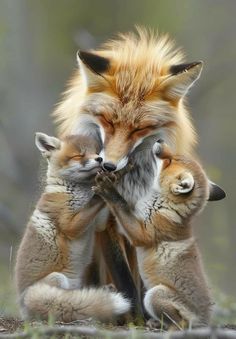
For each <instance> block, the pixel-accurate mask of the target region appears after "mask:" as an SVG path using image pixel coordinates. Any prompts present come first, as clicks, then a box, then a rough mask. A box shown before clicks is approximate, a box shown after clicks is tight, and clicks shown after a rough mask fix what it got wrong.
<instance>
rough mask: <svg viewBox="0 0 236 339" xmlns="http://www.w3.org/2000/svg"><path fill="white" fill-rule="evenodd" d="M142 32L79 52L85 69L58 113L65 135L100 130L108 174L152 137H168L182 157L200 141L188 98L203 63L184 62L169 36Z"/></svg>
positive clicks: (77, 76) (78, 74)
mask: <svg viewBox="0 0 236 339" xmlns="http://www.w3.org/2000/svg"><path fill="white" fill-rule="evenodd" d="M138 32H139V35H138V36H136V35H134V34H127V35H122V36H120V38H119V39H117V40H115V41H111V42H109V43H107V44H106V45H105V46H104V48H103V49H102V50H98V51H94V52H83V51H80V52H78V62H79V71H77V73H76V75H75V77H74V78H73V80H72V82H71V86H70V88H69V90H68V91H67V92H66V94H65V100H64V101H63V102H62V103H61V104H60V105H59V107H58V108H57V110H56V112H55V115H56V118H57V121H58V122H59V127H60V130H59V133H60V134H61V135H67V134H71V133H79V134H81V133H85V134H89V135H92V136H96V135H97V132H98V128H99V130H100V135H101V138H102V142H103V144H104V153H105V154H104V166H105V167H106V168H107V169H108V170H119V169H121V168H122V167H124V166H125V165H126V163H127V159H128V156H129V154H130V153H131V152H133V151H134V150H135V148H136V147H137V145H139V144H140V143H142V142H143V140H144V139H145V138H146V137H147V136H149V135H152V134H154V135H157V134H159V135H161V136H163V135H164V138H165V140H168V141H169V142H170V143H171V144H172V145H173V146H174V148H175V151H177V152H178V153H181V154H186V153H189V152H190V151H191V148H192V146H193V144H194V142H195V133H194V130H193V127H192V124H191V122H190V119H189V117H188V113H187V111H186V110H185V108H184V102H183V101H184V100H183V99H184V97H185V95H186V93H187V92H188V90H189V88H190V87H191V86H192V85H193V84H194V82H195V81H196V80H197V79H198V78H199V76H200V73H201V70H202V62H192V63H189V64H186V63H183V54H182V53H181V52H180V51H179V50H175V49H174V48H173V43H172V41H170V40H169V38H168V37H167V36H157V37H155V36H154V35H152V34H148V33H147V32H146V31H144V30H139V31H138ZM95 127H96V128H95Z"/></svg>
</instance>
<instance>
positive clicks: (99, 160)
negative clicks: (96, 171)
mask: <svg viewBox="0 0 236 339" xmlns="http://www.w3.org/2000/svg"><path fill="white" fill-rule="evenodd" d="M95 160H96V161H98V162H99V164H101V162H102V161H103V159H102V158H101V157H97V158H96V159H95Z"/></svg>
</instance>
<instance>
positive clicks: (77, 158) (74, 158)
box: [69, 154, 84, 161]
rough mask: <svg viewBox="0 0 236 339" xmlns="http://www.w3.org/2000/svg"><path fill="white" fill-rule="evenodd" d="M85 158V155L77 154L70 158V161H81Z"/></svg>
mask: <svg viewBox="0 0 236 339" xmlns="http://www.w3.org/2000/svg"><path fill="white" fill-rule="evenodd" d="M83 156H84V154H76V155H73V157H70V158H69V160H75V161H76V160H77V161H79V160H81V158H82V157H83Z"/></svg>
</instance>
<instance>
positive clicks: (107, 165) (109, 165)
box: [103, 162, 116, 172]
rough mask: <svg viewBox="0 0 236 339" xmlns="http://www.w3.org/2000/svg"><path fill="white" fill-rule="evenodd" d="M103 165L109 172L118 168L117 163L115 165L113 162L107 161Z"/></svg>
mask: <svg viewBox="0 0 236 339" xmlns="http://www.w3.org/2000/svg"><path fill="white" fill-rule="evenodd" d="M103 167H104V168H105V170H107V171H108V172H112V171H115V170H116V165H114V164H113V163H112V162H105V163H104V164H103Z"/></svg>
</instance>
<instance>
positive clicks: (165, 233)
mask: <svg viewBox="0 0 236 339" xmlns="http://www.w3.org/2000/svg"><path fill="white" fill-rule="evenodd" d="M153 154H154V156H155V157H156V176H155V177H154V180H153V187H152V189H151V190H150V192H149V193H148V194H147V195H146V196H143V198H142V199H140V201H139V202H137V204H136V205H135V207H134V208H132V207H130V206H129V204H128V203H127V202H126V200H125V199H124V198H123V197H122V196H121V195H120V194H119V193H118V192H117V190H116V188H115V186H114V185H113V183H112V180H111V175H110V177H109V176H107V175H103V176H102V175H99V174H98V176H97V178H96V183H97V184H96V186H95V187H94V191H95V192H96V193H97V194H99V195H100V196H101V197H102V198H103V199H104V201H105V202H106V203H107V205H108V207H109V208H110V210H111V211H112V213H113V214H114V215H115V217H116V218H117V221H118V224H119V227H120V229H121V231H122V232H123V233H124V234H125V235H126V237H127V238H128V239H129V240H130V242H131V244H133V245H134V246H136V251H137V260H138V267H139V272H140V275H141V278H142V280H143V282H144V285H145V288H146V290H147V292H146V295H145V297H144V306H145V309H146V311H147V312H148V313H149V315H150V316H151V317H153V318H154V319H156V320H161V319H162V317H163V319H164V320H166V322H168V321H170V322H174V323H175V324H178V323H185V324H189V323H191V324H193V325H206V324H208V323H209V320H210V313H211V312H210V310H211V303H212V301H211V297H210V293H209V290H208V287H207V283H206V278H205V275H204V271H203V268H202V264H201V258H200V254H199V250H198V246H197V244H196V241H195V239H194V237H193V234H192V226H191V223H192V219H193V217H194V216H195V215H196V214H197V213H199V212H200V211H201V210H202V209H203V208H204V206H205V205H206V203H207V200H219V199H222V198H224V196H225V194H224V192H223V190H221V189H220V188H219V187H218V186H216V185H215V184H213V183H210V182H209V180H208V179H207V177H206V175H205V173H204V171H203V169H202V168H201V167H200V165H199V164H198V163H196V162H195V161H193V160H191V159H190V158H186V157H184V156H172V154H171V152H170V150H169V149H168V148H167V146H165V144H162V143H159V142H157V143H155V145H154V146H153Z"/></svg>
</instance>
